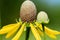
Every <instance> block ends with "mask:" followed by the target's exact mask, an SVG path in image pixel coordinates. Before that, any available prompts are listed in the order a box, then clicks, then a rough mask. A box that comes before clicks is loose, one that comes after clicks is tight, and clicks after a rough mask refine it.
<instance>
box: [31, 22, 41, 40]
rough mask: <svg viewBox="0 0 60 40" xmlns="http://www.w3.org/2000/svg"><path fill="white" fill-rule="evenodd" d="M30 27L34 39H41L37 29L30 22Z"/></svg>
mask: <svg viewBox="0 0 60 40" xmlns="http://www.w3.org/2000/svg"><path fill="white" fill-rule="evenodd" d="M30 27H31V30H32V33H33V34H34V37H35V38H36V40H41V38H40V35H39V33H38V31H37V29H36V28H35V27H34V26H33V24H32V23H30Z"/></svg>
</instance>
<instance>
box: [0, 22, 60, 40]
mask: <svg viewBox="0 0 60 40" xmlns="http://www.w3.org/2000/svg"><path fill="white" fill-rule="evenodd" d="M26 24H27V23H26V22H24V23H22V21H19V22H17V23H14V24H8V25H6V26H3V27H2V29H0V34H6V38H9V37H11V36H12V35H13V34H14V33H16V32H17V31H18V32H17V34H16V35H15V36H14V37H13V38H12V40H18V39H19V37H20V36H21V34H22V33H23V31H24V29H25V27H26ZM29 26H30V28H31V31H32V33H33V35H34V37H35V38H36V40H41V36H44V34H43V29H42V24H40V23H38V22H34V24H33V23H29ZM44 28H45V33H46V34H47V35H48V36H49V37H51V38H54V39H55V38H56V35H58V34H60V32H59V31H56V30H52V29H49V28H47V27H46V26H44ZM18 29H19V30H18Z"/></svg>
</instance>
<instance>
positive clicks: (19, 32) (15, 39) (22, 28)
mask: <svg viewBox="0 0 60 40" xmlns="http://www.w3.org/2000/svg"><path fill="white" fill-rule="evenodd" d="M25 24H26V23H24V24H23V25H22V27H21V28H20V29H19V31H18V33H17V34H16V35H15V37H13V39H12V40H18V39H19V37H20V36H21V34H22V32H23V31H24V28H25Z"/></svg>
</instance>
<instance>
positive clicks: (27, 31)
mask: <svg viewBox="0 0 60 40" xmlns="http://www.w3.org/2000/svg"><path fill="white" fill-rule="evenodd" d="M29 33H30V27H26V39H25V40H28V39H29Z"/></svg>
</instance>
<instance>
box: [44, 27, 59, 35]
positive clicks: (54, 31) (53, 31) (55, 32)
mask: <svg viewBox="0 0 60 40" xmlns="http://www.w3.org/2000/svg"><path fill="white" fill-rule="evenodd" d="M45 30H46V31H48V32H49V33H52V34H55V35H57V34H60V32H59V31H56V30H51V29H49V28H47V27H46V26H45Z"/></svg>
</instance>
